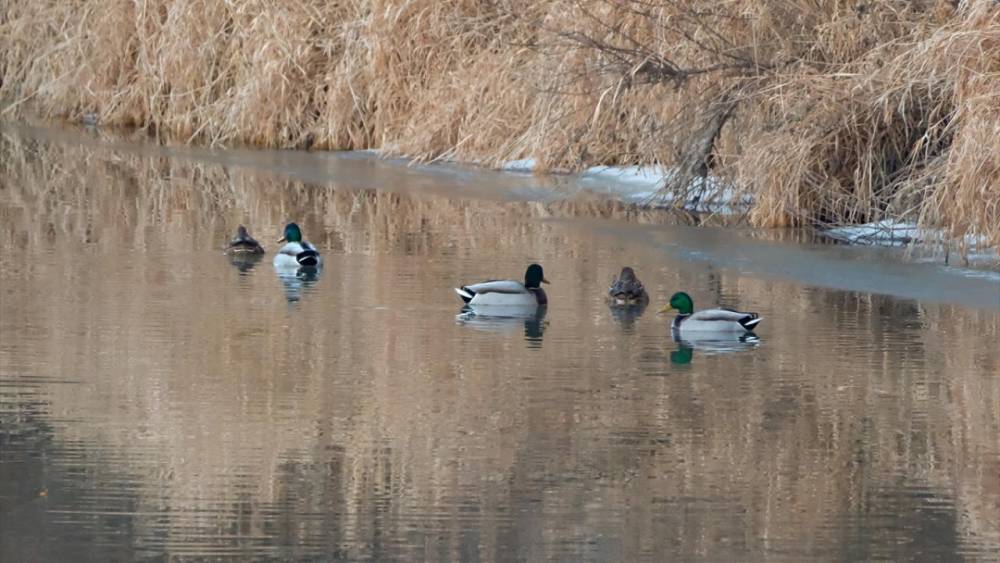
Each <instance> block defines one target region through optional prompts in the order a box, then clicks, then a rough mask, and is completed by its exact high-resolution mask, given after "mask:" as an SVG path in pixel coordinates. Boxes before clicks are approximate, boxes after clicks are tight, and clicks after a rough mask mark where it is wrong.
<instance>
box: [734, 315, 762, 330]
mask: <svg viewBox="0 0 1000 563" xmlns="http://www.w3.org/2000/svg"><path fill="white" fill-rule="evenodd" d="M762 320H764V317H761V316H759V315H758V314H757V313H747V316H745V317H743V318H742V319H740V321H739V322H740V325H742V326H743V328H745V329H747V330H749V331H752V330H753V329H754V327H756V326H757V325H758V324H760V321H762Z"/></svg>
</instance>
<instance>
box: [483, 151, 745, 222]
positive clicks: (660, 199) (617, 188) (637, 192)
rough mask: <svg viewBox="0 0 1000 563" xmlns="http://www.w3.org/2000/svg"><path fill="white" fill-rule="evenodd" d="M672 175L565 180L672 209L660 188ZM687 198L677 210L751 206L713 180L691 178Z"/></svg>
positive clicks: (631, 171) (672, 200) (637, 172)
mask: <svg viewBox="0 0 1000 563" xmlns="http://www.w3.org/2000/svg"><path fill="white" fill-rule="evenodd" d="M536 165H537V161H536V160H535V159H533V158H524V159H520V160H511V161H508V162H506V163H504V164H503V166H501V167H500V168H501V170H504V171H506V172H515V173H531V172H532V171H533V170H534V169H535V166H536ZM676 174H677V169H676V168H674V167H664V166H592V167H590V168H588V169H586V170H584V171H583V172H580V173H578V174H567V175H566V178H568V179H569V180H570V181H571V183H572V185H573V187H574V188H576V189H577V190H579V191H586V192H590V193H595V194H600V195H603V196H606V197H610V198H613V199H617V200H619V201H623V202H625V203H632V204H637V205H646V206H651V207H674V206H675V205H676V195H675V194H673V193H671V192H667V191H664V190H663V189H662V188H663V187H664V186H666V185H667V184H668V183H669V182H670V181H671V180H673V178H674V177H675V175H676ZM687 195H688V196H689V197H688V199H687V201H684V202H683V203H682V204H681V205H680V206H679V207H681V208H683V209H687V210H688V211H695V212H698V213H722V214H732V213H739V212H743V211H746V210H747V209H749V207H750V204H751V203H752V202H753V200H752V199H751V198H750V197H749V196H743V197H740V196H738V195H737V192H736V188H735V187H734V186H732V185H731V184H727V183H725V182H724V181H723V180H722V179H720V178H717V177H714V176H708V177H706V178H695V179H694V180H693V181H692V182H691V184H690V185H689V186H688V194H687Z"/></svg>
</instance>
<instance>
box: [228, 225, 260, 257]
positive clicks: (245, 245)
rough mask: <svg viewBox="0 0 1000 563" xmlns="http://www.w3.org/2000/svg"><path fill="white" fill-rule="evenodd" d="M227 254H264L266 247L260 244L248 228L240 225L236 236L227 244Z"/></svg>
mask: <svg viewBox="0 0 1000 563" xmlns="http://www.w3.org/2000/svg"><path fill="white" fill-rule="evenodd" d="M225 252H226V254H232V255H235V254H264V247H263V246H261V245H260V243H259V242H257V241H256V240H255V239H254V238H253V237H252V236H250V233H248V232H247V228H246V227H244V226H243V225H240V226H239V227H237V228H236V236H234V237H233V239H232V240H231V241H229V244H228V245H227V246H226V250H225Z"/></svg>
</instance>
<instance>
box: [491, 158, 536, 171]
mask: <svg viewBox="0 0 1000 563" xmlns="http://www.w3.org/2000/svg"><path fill="white" fill-rule="evenodd" d="M537 163H538V161H536V160H535V159H533V158H521V159H518V160H508V161H507V162H505V163H503V165H502V166H500V169H501V170H504V171H506V172H533V171H534V170H535V165H536V164H537Z"/></svg>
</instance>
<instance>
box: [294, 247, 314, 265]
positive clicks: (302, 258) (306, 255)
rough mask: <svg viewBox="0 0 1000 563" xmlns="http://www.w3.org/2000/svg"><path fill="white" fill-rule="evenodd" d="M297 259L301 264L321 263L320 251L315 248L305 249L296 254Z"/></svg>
mask: <svg viewBox="0 0 1000 563" xmlns="http://www.w3.org/2000/svg"><path fill="white" fill-rule="evenodd" d="M295 260H296V261H297V262H298V263H299V265H300V266H315V265H317V264H319V252H316V251H315V250H303V251H302V252H299V253H298V254H296V255H295Z"/></svg>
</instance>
